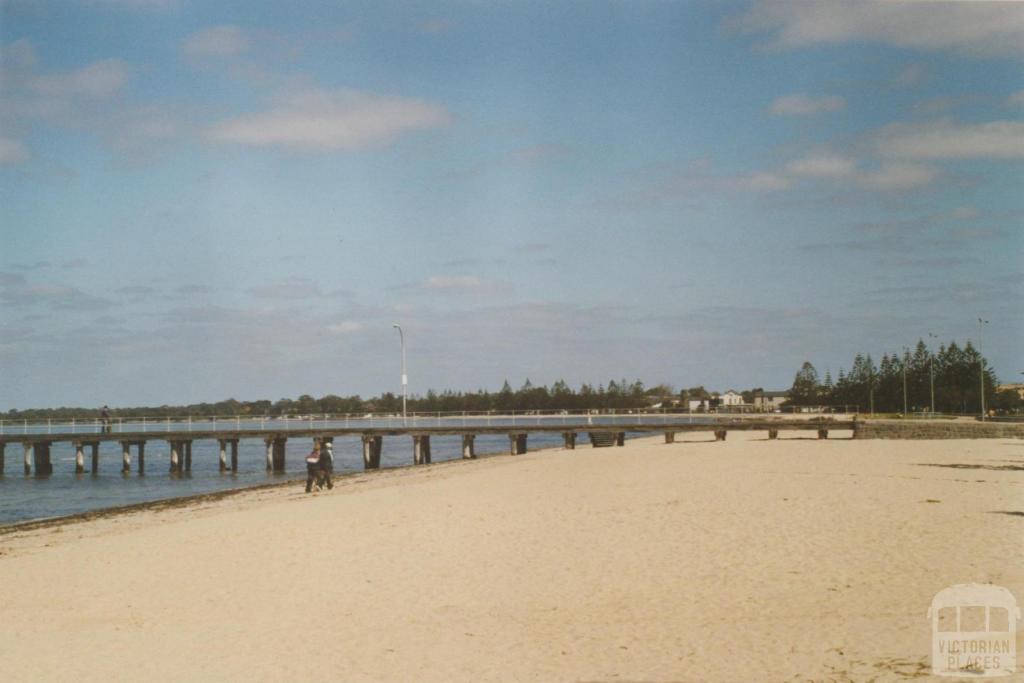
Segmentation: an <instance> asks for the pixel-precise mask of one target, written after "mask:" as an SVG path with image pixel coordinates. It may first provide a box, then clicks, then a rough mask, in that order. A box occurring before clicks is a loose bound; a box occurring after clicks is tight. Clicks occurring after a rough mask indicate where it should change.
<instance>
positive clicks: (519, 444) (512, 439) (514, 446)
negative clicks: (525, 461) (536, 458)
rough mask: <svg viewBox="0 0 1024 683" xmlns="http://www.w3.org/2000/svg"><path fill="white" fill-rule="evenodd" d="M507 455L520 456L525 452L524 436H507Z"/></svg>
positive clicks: (519, 434) (520, 434) (521, 434)
mask: <svg viewBox="0 0 1024 683" xmlns="http://www.w3.org/2000/svg"><path fill="white" fill-rule="evenodd" d="M508 442H509V453H511V454H512V455H522V454H523V453H525V452H526V434H523V433H518V434H509V435H508Z"/></svg>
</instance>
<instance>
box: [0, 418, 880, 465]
mask: <svg viewBox="0 0 1024 683" xmlns="http://www.w3.org/2000/svg"><path fill="white" fill-rule="evenodd" d="M862 425H863V423H862V422H858V421H857V420H855V419H854V420H831V421H827V422H823V421H821V420H748V419H743V420H719V421H715V422H705V423H699V424H697V423H694V424H687V423H675V422H673V423H666V422H662V421H653V420H652V421H649V422H645V421H642V420H641V421H638V422H636V423H630V424H625V423H622V424H592V423H590V422H588V421H586V420H579V421H578V422H574V423H570V424H566V423H565V422H561V423H559V424H537V425H521V426H508V425H505V426H482V425H474V426H465V425H441V426H432V427H428V426H416V427H400V428H394V427H382V428H368V427H341V428H336V427H324V426H321V427H316V426H314V427H301V428H297V429H288V430H285V431H275V430H267V429H256V428H253V429H209V430H203V429H197V430H194V431H183V430H165V431H140V432H130V431H123V432H118V433H110V432H100V433H94V434H82V433H73V432H55V433H47V434H31V433H30V434H0V473H2V472H3V467H4V457H5V453H6V450H7V446H8V445H12V446H13V445H15V444H17V445H20V446H21V447H22V451H23V456H24V461H23V462H24V471H25V475H28V476H30V475H33V474H34V475H36V476H41V477H42V476H48V475H50V474H52V473H53V464H52V462H51V459H50V449H51V447H52V446H53V444H55V443H70V444H71V445H72V446H73V447H74V449H75V472H76V473H77V474H82V473H84V472H85V471H86V468H85V451H86V449H89V451H90V455H91V465H92V469H91V473H92V474H94V475H95V474H97V473H98V472H99V469H100V459H99V452H100V451H99V449H100V444H101V443H116V444H120V447H121V462H120V471H121V472H122V473H124V474H128V473H130V472H131V470H132V450H133V449H134V451H135V455H136V470H137V472H138V473H139V474H140V475H141V474H145V471H146V444H147V442H150V441H164V442H166V443H167V444H168V446H169V448H170V471H171V472H178V473H181V472H190V471H191V470H192V443H193V441H198V440H206V441H216V442H217V443H218V444H219V446H220V449H219V452H220V471H221V472H228V471H230V472H236V471H237V470H238V443H239V441H241V440H243V439H259V440H262V441H263V443H264V445H265V447H266V468H267V471H268V472H283V471H284V469H285V445H286V443H287V441H288V439H309V440H310V445H312V442H313V440H319V441H320V442H321V443H323V442H331V441H333V440H334V439H336V438H339V437H346V436H348V437H353V436H354V437H360V438H361V440H362V447H363V466H364V468H365V469H367V470H373V469H378V468H379V467H380V456H381V451H382V450H383V441H384V438H385V437H406V438H411V446H412V462H413V464H415V465H428V464H430V462H431V448H430V440H431V437H433V436H461V438H462V457H463V458H466V459H471V458H475V457H476V450H475V439H476V437H477V436H480V435H482V434H492V435H493V434H505V435H507V436H508V440H509V453H510V454H511V455H521V454H523V453H526V452H527V442H528V438H529V435H530V434H538V433H544V434H561V436H562V438H563V441H564V444H565V448H566V449H567V450H572V449H575V448H576V440H577V437H578V436H579V435H580V434H586V435H587V436H588V437H589V439H590V442H591V444H592V446H593V447H595V448H599V447H605V446H622V445H623V444H624V443H625V436H626V433H627V432H630V433H648V434H657V433H663V434H664V435H665V443H667V444H669V443H674V442H675V437H676V434H680V433H687V432H710V433H713V434H714V437H715V440H717V441H724V440H725V438H726V435H727V434H728V432H729V431H763V432H766V433H767V435H768V438H770V439H774V438H777V437H778V434H779V431H782V430H785V431H813V432H817V435H818V438H819V439H827V438H828V434H829V430H846V431H852V432H853V438H857V434H858V431H859V429H860V428H861V427H862ZM229 452H230V458H229V456H228V453H229Z"/></svg>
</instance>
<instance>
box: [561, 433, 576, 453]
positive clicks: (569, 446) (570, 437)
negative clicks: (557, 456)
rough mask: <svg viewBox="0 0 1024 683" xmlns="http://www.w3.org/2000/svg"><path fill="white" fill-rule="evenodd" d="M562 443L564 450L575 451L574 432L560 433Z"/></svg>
mask: <svg viewBox="0 0 1024 683" xmlns="http://www.w3.org/2000/svg"><path fill="white" fill-rule="evenodd" d="M562 441H563V442H564V443H565V450H567V451H573V450H576V432H562Z"/></svg>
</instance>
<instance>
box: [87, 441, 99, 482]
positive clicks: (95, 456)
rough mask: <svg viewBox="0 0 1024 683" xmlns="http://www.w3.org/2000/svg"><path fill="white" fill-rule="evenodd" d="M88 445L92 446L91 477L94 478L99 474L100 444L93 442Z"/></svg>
mask: <svg viewBox="0 0 1024 683" xmlns="http://www.w3.org/2000/svg"><path fill="white" fill-rule="evenodd" d="M89 445H90V446H92V476H94V477H95V476H96V475H97V474H99V473H100V442H99V441H94V442H92V443H91V444H89Z"/></svg>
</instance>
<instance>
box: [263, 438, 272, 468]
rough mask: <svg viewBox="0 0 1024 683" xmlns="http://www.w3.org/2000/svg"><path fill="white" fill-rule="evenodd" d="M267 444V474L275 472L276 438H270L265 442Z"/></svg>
mask: <svg viewBox="0 0 1024 683" xmlns="http://www.w3.org/2000/svg"><path fill="white" fill-rule="evenodd" d="M263 441H264V443H266V444H267V472H273V471H274V438H273V437H268V438H266V439H264V440H263Z"/></svg>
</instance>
